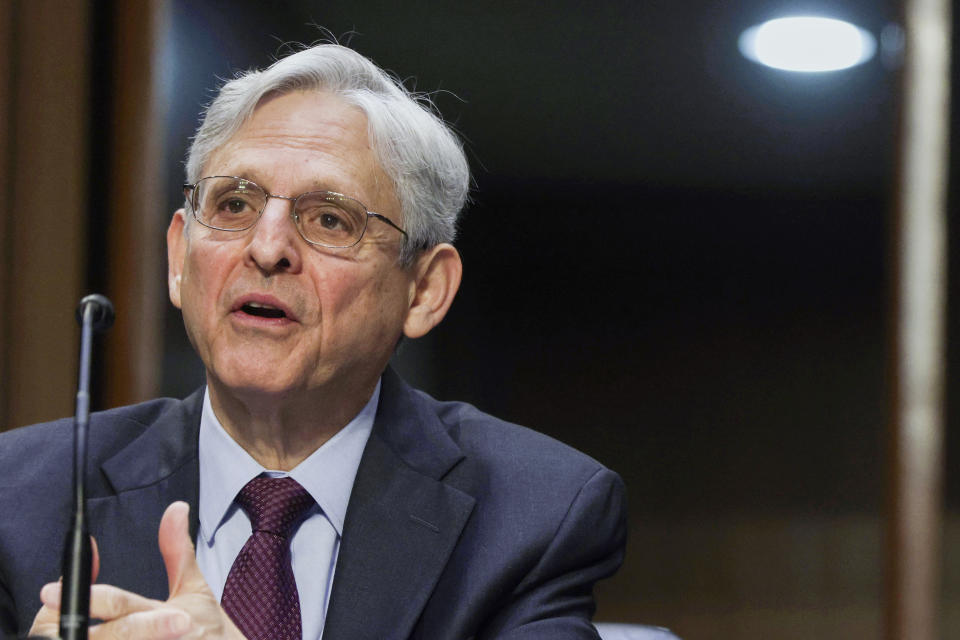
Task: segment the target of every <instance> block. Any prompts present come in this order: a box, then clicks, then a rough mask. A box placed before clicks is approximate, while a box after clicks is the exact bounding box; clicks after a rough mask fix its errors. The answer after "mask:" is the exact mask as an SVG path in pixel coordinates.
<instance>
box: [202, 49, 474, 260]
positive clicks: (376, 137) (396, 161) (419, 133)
mask: <svg viewBox="0 0 960 640" xmlns="http://www.w3.org/2000/svg"><path fill="white" fill-rule="evenodd" d="M294 91H328V92H330V93H332V94H334V95H337V96H339V97H340V98H342V99H343V100H345V101H346V102H347V103H348V104H351V105H353V106H356V107H358V108H360V109H361V110H362V111H363V112H364V114H366V117H367V122H368V131H367V133H368V135H369V136H370V143H371V146H372V147H373V149H374V153H375V154H376V156H377V159H378V160H379V162H380V165H381V166H382V167H383V170H384V171H385V172H386V174H387V175H388V176H389V177H390V179H391V180H392V181H393V184H394V188H395V190H396V195H397V198H398V200H399V201H400V206H401V208H402V211H403V224H402V226H403V227H404V229H405V230H406V232H407V234H408V236H409V237H408V240H407V242H405V243H404V245H403V249H402V250H401V253H400V261H401V264H404V265H409V264H411V263H412V262H413V259H414V257H415V256H416V253H417V251H418V250H420V249H425V248H429V247H433V246H435V245H437V244H439V243H441V242H452V241H453V239H454V237H455V236H456V225H457V217H458V216H459V214H460V212H461V210H462V209H463V207H464V204H465V203H466V200H467V193H468V190H469V182H470V168H469V165H468V164H467V158H466V156H465V155H464V152H463V147H462V145H461V143H460V141H459V140H458V139H457V136H456V135H455V134H454V133H453V131H451V129H450V128H449V127H448V126H447V125H446V124H445V123H444V121H443V119H442V118H441V117H440V116H439V115H438V114H437V113H436V110H435V108H434V106H433V103H432V102H430V100H429V98H428V97H426V96H424V95H421V94H415V93H412V92H410V91H408V90H407V89H406V87H404V86H403V84H402V83H401V82H400V81H398V80H396V79H395V78H393V77H391V76H390V75H389V74H388V73H387V72H385V71H384V70H382V69H380V68H379V67H378V66H377V65H376V64H374V63H373V62H372V61H371V60H369V59H368V58H365V57H364V56H362V55H361V54H359V53H357V52H356V51H353V50H352V49H349V48H347V47H343V46H340V45H337V44H321V45H316V46H313V47H310V48H307V49H303V50H301V51H298V52H296V53H293V54H291V55H289V56H287V57H285V58H282V59H280V60H278V61H277V62H275V63H273V64H272V65H271V66H270V67H268V68H266V69H263V70H261V71H248V72H245V73H242V74H240V75H238V76H237V77H236V78H234V79H233V80H229V81H228V82H226V83H224V85H223V86H222V87H221V88H220V92H219V93H218V94H217V96H216V98H214V100H213V102H211V103H210V105H209V106H208V107H207V108H206V110H205V112H204V115H203V121H202V122H201V124H200V127H199V128H198V129H197V133H196V135H195V136H194V138H193V142H192V143H191V145H190V150H189V151H188V153H187V181H188V182H190V183H195V182H196V181H197V180H199V179H200V178H201V177H203V176H202V175H201V173H202V172H203V170H204V167H205V165H206V163H207V161H208V160H209V158H210V156H211V155H212V154H213V153H214V151H216V150H217V149H218V148H220V147H221V146H223V145H224V144H226V142H227V141H228V140H229V139H230V138H231V137H232V136H233V134H234V133H236V132H237V130H238V129H239V128H240V127H241V125H242V124H243V123H244V122H245V121H246V120H247V119H249V118H250V117H251V116H252V115H253V112H254V110H255V109H256V107H257V105H258V104H259V103H260V101H261V100H262V99H263V98H264V97H266V96H268V95H275V94H284V93H290V92H294ZM347 195H350V194H347Z"/></svg>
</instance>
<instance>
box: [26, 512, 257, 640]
mask: <svg viewBox="0 0 960 640" xmlns="http://www.w3.org/2000/svg"><path fill="white" fill-rule="evenodd" d="M189 510H190V507H189V506H188V505H187V504H186V503H184V502H174V503H173V504H171V505H170V506H169V507H167V510H166V511H165V512H164V514H163V518H162V519H161V520H160V532H159V535H158V538H159V544H160V554H161V555H162V556H163V561H164V564H165V565H166V568H167V581H168V583H169V585H170V597H169V598H168V599H167V601H166V602H161V601H160V600H151V599H149V598H144V597H142V596H138V595H137V594H135V593H130V592H129V591H124V590H123V589H118V588H117V587H112V586H110V585H93V587H92V588H91V590H90V617H91V618H99V619H101V620H103V623H102V624H98V625H96V626H93V627H91V628H90V634H89V637H90V640H174V639H176V638H184V639H190V640H194V639H196V640H199V639H203V640H243V635H242V634H241V633H240V631H239V630H238V629H237V627H236V626H235V625H234V624H233V622H232V621H231V620H230V618H228V617H227V614H226V613H224V611H223V609H221V608H220V604H219V603H218V602H217V600H216V598H215V597H214V595H213V592H212V591H210V587H208V586H207V582H206V580H205V579H204V578H203V574H201V573H200V567H198V566H197V560H196V553H195V551H194V548H193V543H192V542H191V541H190V534H189V531H188V515H189ZM98 564H99V557H98V554H97V552H96V546H94V572H93V575H94V578H95V577H96V569H97V567H98ZM40 599H41V600H42V601H43V608H41V609H40V612H39V613H38V614H37V617H36V618H35V619H34V622H33V627H32V628H31V630H30V634H31V635H43V636H47V637H51V638H53V637H56V636H57V633H58V631H59V628H58V625H59V607H60V584H59V583H51V584H48V585H46V586H44V588H43V590H41V592H40Z"/></svg>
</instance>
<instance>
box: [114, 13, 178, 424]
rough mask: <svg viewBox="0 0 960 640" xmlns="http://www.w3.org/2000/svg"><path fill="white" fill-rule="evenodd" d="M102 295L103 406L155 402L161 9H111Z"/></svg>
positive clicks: (162, 175) (161, 184) (161, 291)
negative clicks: (105, 317) (105, 313)
mask: <svg viewBox="0 0 960 640" xmlns="http://www.w3.org/2000/svg"><path fill="white" fill-rule="evenodd" d="M114 6H115V8H114V12H115V13H114V42H113V47H114V51H113V55H112V56H111V58H112V63H113V65H114V68H113V78H114V87H113V89H114V98H113V115H112V118H111V125H112V127H113V136H112V140H113V143H112V146H111V150H110V155H111V162H110V193H109V202H110V205H109V206H110V209H109V216H110V224H109V240H108V242H109V265H108V274H107V276H108V280H107V292H108V295H109V296H110V297H111V299H112V300H113V302H114V305H115V307H116V309H117V322H116V325H115V326H114V328H113V329H112V330H111V334H110V336H109V340H108V341H107V354H106V371H105V373H106V375H105V382H106V389H105V392H104V400H105V404H106V405H107V406H117V405H121V404H129V403H132V402H137V401H141V400H146V399H148V398H152V397H154V396H155V395H156V394H157V393H158V391H159V387H160V350H161V340H162V335H161V334H162V329H163V327H162V321H163V310H164V307H163V305H164V304H165V301H166V284H165V283H166V278H165V275H166V253H165V248H164V247H165V241H164V230H165V225H164V222H163V221H164V219H165V218H166V217H167V216H166V212H163V211H159V210H158V209H157V207H159V206H162V203H163V202H165V201H166V199H165V198H164V194H165V193H166V192H167V189H169V188H170V185H168V184H167V182H168V180H167V176H168V172H167V171H166V168H165V167H164V166H163V158H164V154H163V148H162V140H163V138H162V135H161V131H160V124H161V118H162V111H163V106H162V104H161V103H160V91H159V90H158V88H157V78H158V77H159V75H160V74H159V71H158V64H159V58H160V56H159V53H158V52H159V34H160V33H161V32H162V29H163V26H164V25H163V23H164V3H162V2H159V1H158V0H136V1H130V2H118V3H115V5H114Z"/></svg>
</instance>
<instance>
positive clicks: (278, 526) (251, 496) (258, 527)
mask: <svg viewBox="0 0 960 640" xmlns="http://www.w3.org/2000/svg"><path fill="white" fill-rule="evenodd" d="M237 503H238V504H239V505H240V506H241V507H242V508H243V510H244V511H246V512H247V515H248V516H250V525H251V526H252V527H253V530H254V531H266V532H268V533H273V534H276V535H278V536H283V537H287V536H288V535H289V534H290V528H291V527H292V526H293V524H294V523H295V522H297V520H299V519H300V516H302V515H303V513H304V512H305V511H306V510H307V509H309V508H310V507H311V506H312V505H313V498H312V497H311V496H310V494H309V493H307V490H306V489H304V488H303V487H301V486H300V483H299V482H297V481H296V480H294V479H293V478H290V477H286V478H267V477H257V478H254V479H253V480H251V481H250V482H248V483H247V484H245V485H244V487H243V489H241V490H240V493H238V494H237Z"/></svg>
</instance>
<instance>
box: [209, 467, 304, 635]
mask: <svg viewBox="0 0 960 640" xmlns="http://www.w3.org/2000/svg"><path fill="white" fill-rule="evenodd" d="M237 504H239V505H240V506H241V507H242V508H243V510H244V511H246V512H247V515H248V516H250V524H251V525H252V526H253V533H251V534H250V538H249V539H247V543H246V544H245V545H243V548H242V549H241V550H240V554H239V555H238V556H237V559H236V560H235V561H234V563H233V566H232V567H231V568H230V573H229V575H227V582H226V584H225V585H224V587H223V597H222V598H221V600H220V604H221V606H222V607H223V609H224V611H226V612H227V615H229V616H230V618H231V619H232V620H233V622H234V623H235V624H236V625H237V627H239V628H240V631H242V632H243V635H244V636H246V637H247V638H248V640H301V638H302V631H301V621H300V596H299V594H298V593H297V583H296V581H295V580H294V578H293V567H292V566H291V564H290V540H289V536H290V532H291V529H292V528H293V525H295V524H296V523H297V522H298V521H299V520H300V517H301V516H302V515H303V514H304V512H305V511H306V510H307V509H309V508H310V507H311V506H312V505H313V504H314V501H313V498H312V497H311V496H310V494H309V493H307V490H306V489H304V488H303V487H301V486H300V484H299V483H298V482H297V481H296V480H294V479H293V478H266V477H259V478H254V479H253V480H251V481H250V482H248V483H247V484H246V485H245V486H244V487H243V489H241V490H240V493H239V494H237Z"/></svg>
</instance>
